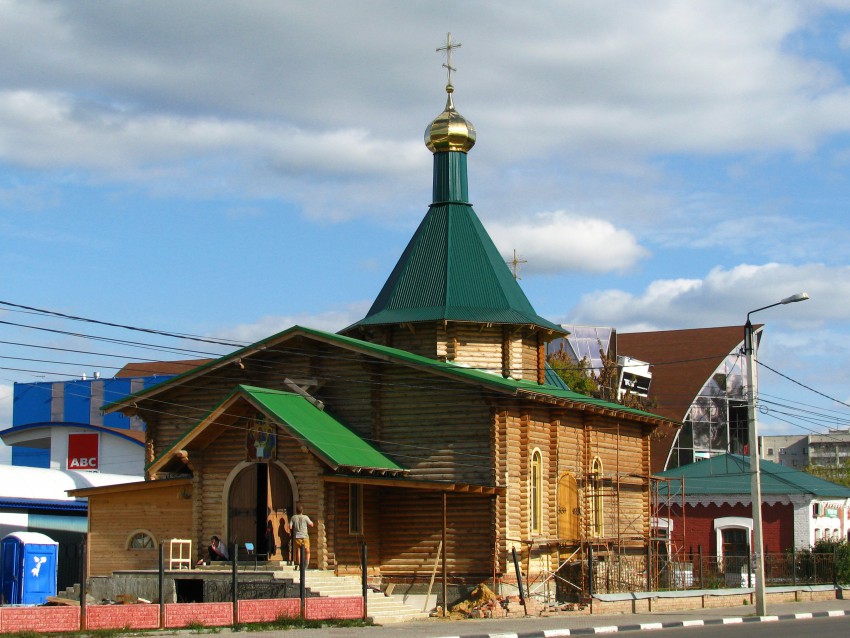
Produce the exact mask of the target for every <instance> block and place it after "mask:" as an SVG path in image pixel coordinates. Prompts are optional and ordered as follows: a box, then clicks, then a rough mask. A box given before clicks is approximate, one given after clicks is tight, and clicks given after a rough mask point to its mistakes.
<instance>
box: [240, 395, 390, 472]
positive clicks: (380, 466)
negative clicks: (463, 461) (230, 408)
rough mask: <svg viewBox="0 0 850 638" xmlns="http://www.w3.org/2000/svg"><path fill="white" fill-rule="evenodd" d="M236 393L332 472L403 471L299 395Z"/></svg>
mask: <svg viewBox="0 0 850 638" xmlns="http://www.w3.org/2000/svg"><path fill="white" fill-rule="evenodd" d="M239 391H240V392H242V393H243V394H244V395H245V396H246V397H247V398H249V400H252V402H253V403H254V404H255V405H256V406H257V407H258V408H259V409H261V410H262V411H263V412H265V413H266V414H267V415H268V416H270V417H272V418H273V419H275V420H276V421H278V422H279V423H280V424H281V425H283V426H285V427H286V428H287V429H288V430H289V431H290V432H292V433H293V434H294V435H295V436H296V437H298V438H300V439H301V440H302V442H303V443H305V444H306V445H307V446H308V447H309V448H311V449H312V451H313V452H314V453H315V454H318V455H319V456H321V457H323V458H324V459H325V460H326V461H327V462H328V463H329V464H330V465H331V466H332V467H333V468H334V469H335V470H336V469H338V468H339V467H355V468H359V469H368V470H383V471H387V470H389V471H393V472H401V471H403V470H404V468H403V467H401V466H400V465H398V464H397V463H395V461H393V460H392V459H390V458H388V457H386V456H385V455H384V454H383V453H381V452H380V451H379V450H378V449H377V448H375V447H374V446H373V445H372V444H371V443H369V442H368V441H364V440H363V439H362V438H360V437H359V436H358V435H357V434H355V433H354V432H353V431H352V430H350V429H348V428H347V427H346V426H345V425H343V424H342V423H340V422H339V421H337V420H336V419H334V418H333V417H332V416H331V415H330V414H328V413H327V412H324V411H323V410H320V409H319V408H317V407H316V406H315V405H313V404H312V403H310V402H309V401H308V400H307V399H306V398H305V397H303V396H301V395H298V394H294V393H292V392H281V391H279V390H269V389H266V388H257V387H253V386H246V385H241V386H239Z"/></svg>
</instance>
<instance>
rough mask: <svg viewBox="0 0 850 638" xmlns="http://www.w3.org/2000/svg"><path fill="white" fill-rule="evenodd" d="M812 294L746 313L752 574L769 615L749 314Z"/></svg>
mask: <svg viewBox="0 0 850 638" xmlns="http://www.w3.org/2000/svg"><path fill="white" fill-rule="evenodd" d="M808 298H809V295H807V294H806V293H804V292H801V293H798V294H796V295H792V296H790V297H786V298H785V299H783V300H782V301H777V302H776V303H773V304H770V305H769V306H763V307H761V308H756V309H755V310H751V311H750V312H748V313H747V324H746V325H745V326H744V354H745V355H746V357H747V388H748V392H747V422H748V423H747V426H748V427H747V443H748V444H749V448H750V472H751V475H752V479H751V483H750V499H751V500H752V510H753V544H754V548H753V549H754V551H753V558H754V560H753V571H754V573H753V577H754V578H755V599H756V600H755V606H756V615H757V616H765V615H767V609H766V605H765V595H764V538H763V536H762V519H761V470H760V467H759V444H758V410H757V409H756V397H757V394H758V373H757V371H756V357H755V350H756V348H755V334H754V331H753V324H752V322H750V315H752V314H754V313H756V312H759V311H761V310H766V309H767V308H773V307H774V306H781V305H785V304H789V303H795V302H797V301H805V300H806V299H808Z"/></svg>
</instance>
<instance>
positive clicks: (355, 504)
mask: <svg viewBox="0 0 850 638" xmlns="http://www.w3.org/2000/svg"><path fill="white" fill-rule="evenodd" d="M348 533H349V534H351V535H352V536H362V535H363V486H362V485H360V484H359V483H350V484H349V486H348Z"/></svg>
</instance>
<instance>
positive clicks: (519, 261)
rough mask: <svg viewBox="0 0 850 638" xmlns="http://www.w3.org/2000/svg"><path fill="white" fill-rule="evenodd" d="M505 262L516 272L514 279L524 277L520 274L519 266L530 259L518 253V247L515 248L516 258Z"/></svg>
mask: <svg viewBox="0 0 850 638" xmlns="http://www.w3.org/2000/svg"><path fill="white" fill-rule="evenodd" d="M505 263H507V264H508V266H510V267H511V271H512V272H513V274H514V279H516V280H520V279H522V277H520V276H519V266H520V264H527V263H528V261H527V260H525V259H523V258H522V257H520V256H519V255H517V254H516V248H514V258H513V259H511V260H510V261H508V262H505Z"/></svg>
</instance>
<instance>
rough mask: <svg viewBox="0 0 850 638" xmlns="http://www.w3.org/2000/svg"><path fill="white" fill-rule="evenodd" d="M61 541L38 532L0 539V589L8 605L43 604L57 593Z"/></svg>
mask: <svg viewBox="0 0 850 638" xmlns="http://www.w3.org/2000/svg"><path fill="white" fill-rule="evenodd" d="M58 555H59V543H57V542H56V541H54V540H53V539H52V538H50V537H49V536H45V535H44V534H39V533H38V532H12V533H11V534H9V535H8V536H6V537H4V538H3V540H2V541H0V592H2V595H3V603H5V604H7V605H41V604H43V603H44V602H46V601H47V597H48V596H55V595H56V578H57V575H58V561H57V558H58Z"/></svg>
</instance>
